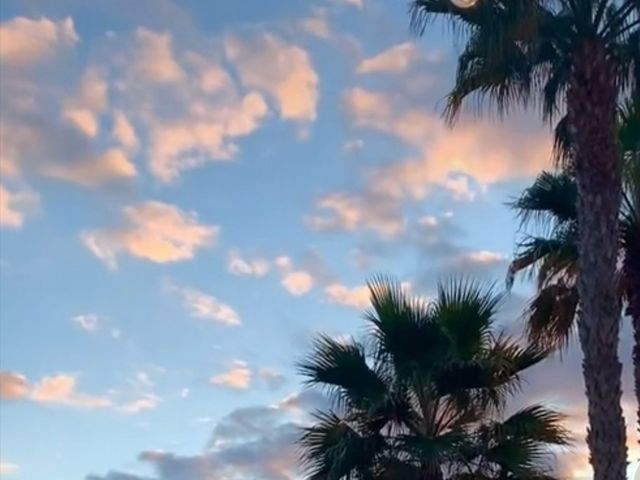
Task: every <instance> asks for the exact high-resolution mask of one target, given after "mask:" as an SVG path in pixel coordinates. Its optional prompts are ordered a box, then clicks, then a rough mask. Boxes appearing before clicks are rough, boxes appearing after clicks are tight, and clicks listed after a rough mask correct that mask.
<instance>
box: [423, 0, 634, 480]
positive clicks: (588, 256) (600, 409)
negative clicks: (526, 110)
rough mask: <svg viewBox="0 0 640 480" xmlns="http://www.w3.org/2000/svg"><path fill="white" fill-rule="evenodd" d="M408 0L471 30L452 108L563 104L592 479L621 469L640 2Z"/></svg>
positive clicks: (555, 109) (551, 111)
mask: <svg viewBox="0 0 640 480" xmlns="http://www.w3.org/2000/svg"><path fill="white" fill-rule="evenodd" d="M452 2H455V3H452ZM411 3H412V25H413V27H414V29H415V30H416V32H417V33H419V34H421V33H422V32H424V29H425V28H426V26H427V25H429V23H430V22H431V21H432V20H434V19H436V18H438V17H443V18H445V19H447V20H449V21H450V22H452V23H453V25H454V27H455V30H456V31H457V32H458V33H459V34H460V35H461V37H462V38H463V39H464V41H465V42H466V43H465V47H464V50H463V52H462V54H461V55H460V58H459V63H458V72H457V78H456V82H455V85H454V87H453V90H452V92H451V93H450V94H449V96H448V106H447V110H446V113H447V115H448V117H449V119H450V120H452V119H453V118H455V117H456V115H457V113H458V112H459V111H460V108H461V105H462V102H463V101H464V100H465V99H466V98H467V97H468V96H470V95H473V94H475V95H476V96H478V97H479V98H486V97H488V98H489V99H490V100H491V101H492V102H493V103H495V104H496V106H497V108H498V112H499V113H500V114H505V113H507V112H508V111H509V110H510V109H511V108H512V107H514V106H517V105H521V106H527V105H530V104H535V105H540V106H541V107H542V113H543V116H544V117H545V118H546V119H547V120H552V119H554V118H555V117H556V116H557V115H559V114H561V113H562V112H563V111H566V115H567V132H568V133H569V135H570V136H571V140H572V144H573V145H574V148H575V155H574V156H573V160H574V164H573V165H572V167H573V169H574V170H575V178H576V184H577V190H578V202H577V224H578V232H577V248H578V251H579V253H580V254H579V257H578V263H579V275H578V278H577V287H578V291H579V294H580V298H581V299H582V300H581V304H580V316H579V319H578V332H579V337H580V344H581V347H582V352H583V362H582V370H583V377H584V381H585V387H586V394H587V400H588V419H589V428H588V431H587V443H588V445H589V449H590V452H591V456H590V460H591V464H592V466H593V469H594V479H595V480H605V479H615V480H623V479H624V477H625V468H626V439H625V436H626V435H625V425H624V418H623V414H622V407H621V405H620V401H621V396H622V389H621V378H620V374H621V370H622V366H621V364H620V361H619V359H618V353H617V347H618V340H619V338H618V337H619V319H620V313H621V304H620V301H619V295H618V286H617V278H616V262H617V253H618V239H619V231H618V213H619V209H620V204H621V198H622V163H621V160H620V155H619V150H618V143H617V139H616V136H615V130H616V120H617V118H616V116H617V112H616V111H617V105H618V100H619V97H620V96H621V95H622V96H624V95H627V94H628V93H629V91H631V90H633V89H636V88H637V84H638V82H639V79H640V18H639V17H640V2H639V1H638V0H475V1H474V0H451V1H450V0H412V2H411ZM457 5H458V6H457ZM461 6H464V7H468V8H461Z"/></svg>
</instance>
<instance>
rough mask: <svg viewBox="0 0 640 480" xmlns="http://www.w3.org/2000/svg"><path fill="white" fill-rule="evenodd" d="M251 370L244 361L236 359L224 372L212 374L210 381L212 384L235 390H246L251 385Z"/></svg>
mask: <svg viewBox="0 0 640 480" xmlns="http://www.w3.org/2000/svg"><path fill="white" fill-rule="evenodd" d="M251 376H252V373H251V370H250V369H249V366H248V365H247V363H246V362H243V361H241V360H236V361H234V362H233V364H232V365H231V368H230V369H229V370H228V371H227V372H224V373H220V374H218V375H214V376H213V377H211V379H210V382H211V383H212V384H213V385H219V386H223V387H227V388H232V389H235V390H246V389H248V388H249V386H250V385H251Z"/></svg>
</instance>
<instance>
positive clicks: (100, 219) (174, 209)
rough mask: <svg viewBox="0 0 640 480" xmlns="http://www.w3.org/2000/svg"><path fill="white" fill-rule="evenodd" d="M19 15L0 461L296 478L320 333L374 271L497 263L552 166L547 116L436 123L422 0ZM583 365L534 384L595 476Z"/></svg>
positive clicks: (102, 471) (29, 6)
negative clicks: (411, 24) (307, 361)
mask: <svg viewBox="0 0 640 480" xmlns="http://www.w3.org/2000/svg"><path fill="white" fill-rule="evenodd" d="M0 22H1V23H0V82H1V83H0V88H1V90H0V109H1V117H2V118H1V120H2V128H1V130H0V144H1V148H0V175H1V180H0V227H1V228H2V230H1V237H0V294H1V296H2V302H0V332H1V335H0V366H1V369H2V373H1V374H0V381H1V383H0V385H1V388H0V396H1V398H2V407H1V410H0V437H1V440H2V441H1V442H0V443H1V460H0V461H1V463H0V474H1V475H2V477H3V478H5V476H6V478H7V479H24V480H51V479H65V480H67V479H68V480H72V479H88V480H217V479H225V480H236V479H259V480H260V479H264V480H294V479H297V478H300V477H299V476H298V475H299V473H298V471H297V468H296V462H295V458H296V455H295V449H294V447H293V445H292V441H293V439H294V438H296V435H297V428H298V426H299V425H300V424H301V423H303V422H304V421H305V420H306V418H307V415H306V412H309V411H311V410H313V409H314V408H317V407H321V406H322V405H323V404H324V399H323V398H321V397H320V396H319V395H318V394H316V393H314V392H310V391H305V390H304V389H303V388H302V386H301V382H300V378H299V377H298V376H297V375H296V372H295V368H294V364H295V361H296V360H298V359H299V358H300V357H301V356H302V355H303V354H304V352H305V350H306V348H307V347H308V346H309V340H310V338H311V337H312V335H313V334H314V333H316V332H320V331H322V332H326V333H328V334H330V335H335V336H344V335H356V336H357V335H358V334H359V333H360V332H361V326H362V323H361V322H360V319H361V312H362V310H363V309H364V308H366V307H367V304H368V300H367V294H366V289H365V287H364V283H365V281H366V279H367V278H369V277H370V276H371V275H373V274H375V273H378V272H382V273H387V274H391V275H393V276H395V277H396V278H398V279H400V280H401V281H403V282H406V284H407V287H409V288H411V289H412V291H414V292H416V293H419V294H421V295H430V294H433V292H434V289H435V285H436V282H437V280H438V279H439V278H443V277H444V276H446V275H450V274H460V273H463V272H464V273H466V274H468V275H473V276H476V277H478V278H480V279H485V280H487V281H497V282H499V284H501V283H500V282H502V280H503V278H504V273H505V268H506V265H507V264H508V261H509V256H510V254H511V252H512V251H513V246H514V241H515V240H516V238H517V233H516V231H517V225H516V222H515V221H514V218H513V215H512V213H511V212H510V211H509V210H508V209H507V207H505V202H506V201H507V200H508V199H509V198H510V197H512V196H513V195H515V194H517V193H518V192H519V191H520V190H521V189H522V188H523V187H524V186H525V185H527V183H528V182H530V181H531V179H532V178H533V176H535V174H536V173H537V172H539V171H540V170H541V169H543V168H548V167H549V151H550V144H551V141H550V135H549V132H548V130H547V129H545V128H542V127H541V126H539V123H538V120H537V119H536V118H534V117H531V116H527V115H524V114H523V115H517V116H514V117H512V118H510V119H509V121H508V122H506V123H504V124H501V123H499V122H498V121H496V120H495V119H494V118H493V117H492V116H488V117H478V116H474V115H471V114H470V115H467V116H464V118H463V119H462V120H461V121H460V123H459V125H457V127H456V128H455V129H453V130H452V129H449V128H447V127H446V126H445V125H444V124H443V121H442V119H441V117H440V111H441V108H442V99H443V96H444V95H445V93H446V91H447V86H448V85H450V83H451V81H452V78H453V74H454V67H455V53H456V50H455V48H454V43H453V41H452V39H451V38H450V37H449V36H448V34H447V31H446V29H444V28H441V27H440V26H439V25H435V26H434V27H433V28H432V29H431V30H430V31H429V32H427V35H426V36H425V37H424V38H423V39H420V40H416V39H415V38H413V37H412V36H411V35H410V34H409V32H408V17H407V8H406V2H404V1H401V2H389V1H383V0H315V1H306V2H301V1H299V0H282V1H257V0H247V1H244V2H230V1H208V2H203V1H197V0H184V1H178V0H137V1H126V0H94V1H91V2H88V1H82V0H58V1H55V2H52V1H46V0H5V1H3V2H2V4H1V7H0ZM530 288H531V286H530V285H527V284H520V285H517V288H516V290H515V292H514V293H513V294H512V295H511V296H510V297H509V298H508V299H507V300H506V302H505V305H504V308H503V311H502V318H503V321H504V324H505V325H506V326H507V327H509V328H517V324H518V320H519V314H520V311H521V309H522V307H523V305H524V304H525V301H526V295H527V292H529V289H530ZM630 338H631V337H630V335H629V330H628V328H627V326H625V329H624V331H623V343H622V347H621V357H622V358H623V359H624V360H625V362H626V363H625V367H626V366H627V365H629V360H630V358H631V353H630V352H631V346H630V343H631V341H630ZM579 364H580V361H579V356H578V354H577V352H575V351H570V352H569V353H568V354H567V355H566V357H565V358H564V361H563V363H560V362H559V361H557V360H554V361H553V368H549V366H548V365H545V366H543V367H542V368H540V369H538V370H536V371H533V372H531V375H530V377H529V379H528V380H529V382H528V387H527V389H526V390H525V392H524V394H523V395H524V397H525V398H523V399H516V400H515V404H517V403H518V402H519V401H524V400H526V401H527V403H529V404H531V403H534V402H542V401H544V402H551V403H553V404H554V405H557V406H559V407H560V408H562V409H564V411H565V412H566V413H567V414H568V425H569V427H570V428H571V429H572V431H574V432H575V434H576V447H575V449H574V450H573V451H572V452H571V453H563V454H561V455H560V456H559V458H558V462H559V469H560V471H561V472H563V473H565V474H566V475H567V476H568V477H569V478H574V479H587V478H589V476H590V474H589V471H588V469H587V468H586V465H587V464H586V458H587V452H586V449H585V447H584V444H583V442H582V439H583V437H584V429H585V423H584V406H585V402H584V397H583V393H582V392H583V387H582V383H581V375H580V367H579ZM629 370H630V369H629V368H628V367H627V368H625V382H626V385H630V380H629V379H630V371H629ZM625 401H626V405H627V406H628V408H627V409H626V411H627V413H628V415H627V425H629V426H630V427H629V438H630V439H629V444H630V445H632V446H633V449H632V451H631V454H632V455H633V458H637V457H638V450H637V448H636V447H635V446H636V445H637V442H636V440H635V435H636V434H635V432H634V428H633V425H635V419H634V418H633V416H632V415H633V411H634V410H635V408H634V407H633V402H632V390H631V388H630V387H627V388H625Z"/></svg>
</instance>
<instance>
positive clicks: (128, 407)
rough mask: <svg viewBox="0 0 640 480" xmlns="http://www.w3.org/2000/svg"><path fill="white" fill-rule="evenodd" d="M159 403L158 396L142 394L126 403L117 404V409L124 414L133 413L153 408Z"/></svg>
mask: <svg viewBox="0 0 640 480" xmlns="http://www.w3.org/2000/svg"><path fill="white" fill-rule="evenodd" d="M159 404H160V397H158V396H156V395H153V394H144V395H142V397H140V398H137V399H136V400H133V401H131V402H128V403H124V404H122V405H120V406H118V410H119V411H120V412H122V413H125V414H130V415H135V414H136V413H140V412H146V411H149V410H154V409H155V408H157V407H158V405H159Z"/></svg>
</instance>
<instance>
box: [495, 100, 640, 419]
mask: <svg viewBox="0 0 640 480" xmlns="http://www.w3.org/2000/svg"><path fill="white" fill-rule="evenodd" d="M557 132H558V135H557V136H556V146H557V148H556V151H557V152H558V154H559V155H564V156H565V157H566V156H569V155H571V145H570V142H568V141H566V139H565V138H564V136H563V123H562V122H561V123H560V124H559V128H558V130H557ZM618 138H619V139H620V144H621V146H622V154H623V159H624V165H625V169H624V192H623V202H622V208H621V211H620V230H621V238H620V246H619V254H618V257H619V258H621V259H623V262H622V265H621V267H622V268H621V269H620V270H621V271H620V272H619V273H618V275H619V277H621V278H622V282H621V286H622V288H621V289H620V290H619V293H620V295H621V299H622V300H623V301H625V302H626V306H627V308H626V313H627V314H628V315H629V316H630V317H631V319H632V323H633V328H634V337H635V342H634V347H633V363H634V381H635V391H636V397H637V400H638V402H637V404H638V408H639V409H640V275H639V273H640V97H636V100H635V102H633V103H631V102H629V103H628V104H626V105H623V106H622V107H621V109H620V128H619V133H618ZM577 195H578V190H577V185H576V182H575V178H574V177H573V175H572V172H570V171H565V172H560V173H549V172H543V173H542V174H541V175H539V176H538V178H537V179H536V180H535V182H534V183H533V185H532V186H531V187H529V188H527V189H526V190H525V191H524V192H523V194H522V195H521V196H520V197H519V198H518V199H516V200H515V201H514V202H512V203H511V206H512V208H514V209H515V210H516V212H517V214H518V216H519V217H520V218H521V220H522V223H523V226H531V224H532V223H533V224H536V225H535V226H537V227H538V229H540V230H542V232H543V236H533V235H527V236H526V239H525V241H523V242H522V243H520V245H519V248H518V251H517V252H516V255H515V258H514V260H513V262H512V263H511V265H510V266H509V273H508V278H507V280H508V284H511V283H512V282H513V278H514V275H515V274H517V273H518V272H522V271H526V270H530V271H534V272H535V273H537V283H538V290H537V292H536V295H535V296H534V297H533V299H532V301H531V302H530V303H529V307H528V310H527V312H526V319H527V330H528V333H529V338H530V340H531V341H534V342H536V343H539V344H542V345H545V346H548V347H550V348H559V349H563V348H564V347H566V346H567V344H568V342H569V338H570V336H571V334H572V333H573V332H574V331H575V326H576V313H577V309H578V303H579V295H578V288H577V278H578V271H579V270H578V248H577V240H578V239H577V232H578V228H577V212H576V203H577ZM638 413H640V410H639V412H638ZM638 418H639V421H640V416H639V417H638Z"/></svg>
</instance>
